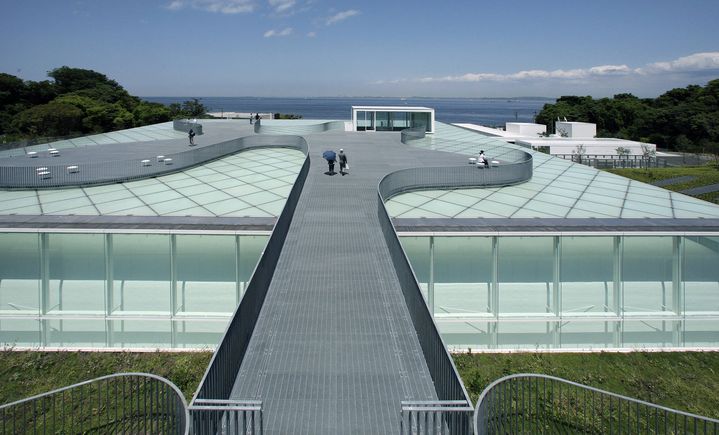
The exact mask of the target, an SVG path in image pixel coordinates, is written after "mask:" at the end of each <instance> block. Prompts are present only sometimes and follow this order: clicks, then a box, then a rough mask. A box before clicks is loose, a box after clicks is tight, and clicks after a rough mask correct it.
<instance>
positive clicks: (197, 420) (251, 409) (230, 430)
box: [190, 399, 264, 435]
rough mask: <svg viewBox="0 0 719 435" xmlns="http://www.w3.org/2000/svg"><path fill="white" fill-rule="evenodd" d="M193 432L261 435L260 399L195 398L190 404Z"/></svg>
mask: <svg viewBox="0 0 719 435" xmlns="http://www.w3.org/2000/svg"><path fill="white" fill-rule="evenodd" d="M190 418H191V421H192V432H193V433H195V434H218V433H219V434H252V435H261V434H262V432H263V430H264V428H263V422H262V401H260V400H216V399H197V400H195V402H194V403H193V405H191V406H190Z"/></svg>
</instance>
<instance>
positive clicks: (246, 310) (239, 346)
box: [192, 136, 310, 420]
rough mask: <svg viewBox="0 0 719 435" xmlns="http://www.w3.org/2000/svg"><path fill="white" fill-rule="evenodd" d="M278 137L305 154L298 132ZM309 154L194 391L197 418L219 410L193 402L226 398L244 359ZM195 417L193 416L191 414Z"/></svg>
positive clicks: (275, 264) (297, 197) (303, 144)
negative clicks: (197, 388)
mask: <svg viewBox="0 0 719 435" xmlns="http://www.w3.org/2000/svg"><path fill="white" fill-rule="evenodd" d="M271 137H273V138H274V139H275V140H277V141H281V140H285V141H287V140H288V139H290V140H292V141H294V142H295V144H296V145H298V146H299V145H300V144H301V145H302V146H301V148H302V149H303V151H304V152H305V155H307V143H306V142H305V140H304V139H303V138H301V137H299V136H271ZM309 166H310V160H309V156H308V157H307V158H306V159H305V162H304V164H303V165H302V169H301V170H300V173H299V174H298V176H297V180H296V181H295V183H294V185H293V187H292V190H291V192H290V194H289V196H288V198H287V202H286V203H285V207H284V209H283V210H282V213H281V214H280V216H279V218H278V219H277V223H276V224H275V228H274V229H273V231H272V236H270V239H269V241H268V242H267V246H266V247H265V251H264V252H263V253H262V256H261V257H260V260H259V262H258V263H257V266H255V270H254V273H253V274H252V278H251V279H250V282H249V284H248V286H247V290H246V292H245V295H244V297H243V298H242V301H241V302H240V305H239V306H238V307H237V309H236V310H235V313H234V315H233V316H232V320H231V321H230V324H229V325H228V327H227V329H226V330H225V334H224V335H223V338H222V341H221V342H220V344H219V346H218V347H217V349H216V350H215V353H214V355H213V356H212V361H210V365H209V366H208V368H207V371H206V372H205V375H204V376H203V378H202V381H201V382H200V388H199V390H198V392H197V395H196V396H195V398H194V399H193V401H192V406H193V409H194V411H193V416H197V418H200V419H203V418H206V419H209V420H212V418H213V417H211V416H208V417H202V416H200V415H199V414H201V413H202V412H206V413H209V414H212V413H215V412H219V411H216V410H214V409H213V410H203V409H202V408H198V407H197V406H196V405H198V404H200V403H202V402H207V400H208V399H213V400H217V399H220V400H228V399H229V398H230V393H231V392H232V387H233V386H234V383H235V378H236V377H237V373H238V372H239V369H240V365H241V364H242V360H243V359H244V356H245V352H246V351H247V347H248V345H249V342H250V338H251V337H252V332H253V331H254V328H255V324H256V323H257V319H258V317H259V315H260V310H261V309H262V304H263V303H264V300H265V296H266V295H267V290H268V288H269V286H270V282H271V281H272V275H273V274H274V272H275V267H276V266H277V261H278V260H279V257H280V253H281V251H282V245H283V244H284V241H285V237H286V235H287V231H288V229H289V227H290V223H291V222H292V216H293V214H294V211H295V208H296V206H297V202H298V201H299V197H300V194H301V193H302V187H303V186H304V183H305V179H306V178H307V173H308V171H309ZM193 418H194V417H193Z"/></svg>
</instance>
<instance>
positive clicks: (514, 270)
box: [497, 237, 554, 314]
mask: <svg viewBox="0 0 719 435" xmlns="http://www.w3.org/2000/svg"><path fill="white" fill-rule="evenodd" d="M553 243H554V238H553V237H500V238H499V248H498V251H499V254H498V255H499V256H498V271H497V275H498V276H497V278H498V282H499V312H500V314H507V313H547V312H550V311H551V306H552V284H553V281H554V278H553V273H554V245H553Z"/></svg>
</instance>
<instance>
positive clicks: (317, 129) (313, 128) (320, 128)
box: [255, 121, 345, 135]
mask: <svg viewBox="0 0 719 435" xmlns="http://www.w3.org/2000/svg"><path fill="white" fill-rule="evenodd" d="M344 128H345V122H344V121H327V122H319V123H317V124H308V125H277V124H275V125H273V124H264V123H262V121H260V122H259V123H255V133H258V134H293V135H295V134H296V135H302V134H313V133H323V132H325V131H330V130H344Z"/></svg>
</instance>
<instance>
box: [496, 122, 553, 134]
mask: <svg viewBox="0 0 719 435" xmlns="http://www.w3.org/2000/svg"><path fill="white" fill-rule="evenodd" d="M504 130H505V131H506V132H507V133H513V134H516V135H517V136H527V137H538V136H539V135H540V134H541V133H546V132H547V126H546V125H544V124H532V123H531V122H507V123H506V124H505V125H504Z"/></svg>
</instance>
